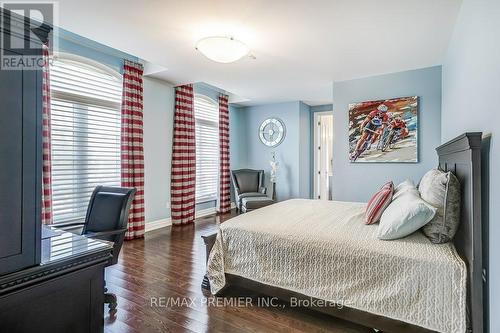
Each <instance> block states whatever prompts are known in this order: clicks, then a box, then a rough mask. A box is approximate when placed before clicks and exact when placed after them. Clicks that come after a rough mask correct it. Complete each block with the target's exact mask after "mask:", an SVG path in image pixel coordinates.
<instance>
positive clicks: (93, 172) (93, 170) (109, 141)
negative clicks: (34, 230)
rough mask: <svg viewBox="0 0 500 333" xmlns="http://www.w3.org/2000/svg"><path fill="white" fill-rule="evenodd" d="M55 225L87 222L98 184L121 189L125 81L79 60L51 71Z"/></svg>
mask: <svg viewBox="0 0 500 333" xmlns="http://www.w3.org/2000/svg"><path fill="white" fill-rule="evenodd" d="M50 88H51V145H52V192H53V193H52V202H53V207H52V208H53V215H54V223H61V222H72V221H81V220H84V219H85V214H86V210H87V205H88V203H89V198H90V195H91V194H92V191H93V189H94V188H95V186H97V185H110V186H120V183H121V163H120V136H121V99H122V78H121V75H120V73H118V72H115V71H113V70H112V69H110V68H108V67H106V66H103V65H101V64H98V63H95V62H93V61H91V60H88V59H85V58H81V57H77V56H70V55H68V56H62V57H59V58H56V59H54V62H53V64H52V66H51V68H50Z"/></svg>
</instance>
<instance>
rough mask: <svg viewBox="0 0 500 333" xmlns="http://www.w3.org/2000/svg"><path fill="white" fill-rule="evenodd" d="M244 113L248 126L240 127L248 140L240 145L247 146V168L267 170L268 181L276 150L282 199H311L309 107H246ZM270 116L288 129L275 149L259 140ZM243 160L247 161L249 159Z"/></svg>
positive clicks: (278, 188)
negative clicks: (272, 154) (271, 159)
mask: <svg viewBox="0 0 500 333" xmlns="http://www.w3.org/2000/svg"><path fill="white" fill-rule="evenodd" d="M241 110H242V112H243V113H244V114H243V115H241V119H242V120H243V122H244V123H243V124H240V126H243V127H239V128H240V130H241V132H242V138H244V140H242V141H241V140H240V146H242V147H246V165H245V167H248V168H252V169H263V170H265V171H266V179H267V181H268V180H269V169H270V166H269V160H270V158H271V152H273V151H274V152H276V158H277V160H278V162H279V163H280V169H279V171H278V180H277V186H276V187H277V198H278V200H286V199H289V198H298V197H304V198H309V196H310V194H309V188H310V185H309V181H310V177H309V156H310V151H309V150H310V148H309V147H310V146H309V140H310V133H309V106H307V105H305V104H304V103H302V102H288V103H276V104H266V105H259V106H250V107H244V108H242V109H241ZM269 117H277V118H280V119H281V120H283V122H284V124H285V126H286V137H285V139H284V141H283V142H282V143H281V144H280V145H279V146H278V147H275V148H269V147H267V146H265V145H264V144H262V142H260V140H259V126H260V124H261V123H262V122H263V121H264V120H265V119H267V118H269ZM301 120H302V123H301ZM301 140H302V141H303V142H302V143H301ZM241 161H245V157H243V158H242V159H241ZM242 166H243V165H242Z"/></svg>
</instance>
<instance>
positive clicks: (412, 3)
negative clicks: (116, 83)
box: [59, 0, 461, 105]
mask: <svg viewBox="0 0 500 333" xmlns="http://www.w3.org/2000/svg"><path fill="white" fill-rule="evenodd" d="M460 5H461V1H460V0H377V1H375V0H300V1H299V0H264V1H261V0H212V1H208V0H198V1H193V0H180V1H179V0H176V1H172V0H164V1H161V0H142V1H138V0H85V1H82V0H61V1H60V2H59V25H60V26H61V27H62V28H65V29H67V30H69V31H72V32H75V33H77V34H80V35H82V36H84V37H87V38H90V39H93V40H95V41H97V42H100V43H103V44H106V45H109V46H111V47H114V48H116V49H119V50H121V51H124V52H127V53H130V54H132V55H135V56H138V57H140V58H141V59H144V60H146V61H147V62H149V63H150V65H148V66H147V68H146V72H148V73H147V74H150V75H151V76H153V77H157V78H160V79H163V80H166V81H169V82H171V83H172V84H176V85H177V84H182V83H191V82H205V83H208V84H210V85H213V86H216V87H219V88H221V89H224V90H226V91H227V92H229V93H231V95H232V97H231V101H232V102H239V103H240V104H244V105H255V104H263V103H273V102H284V101H295V100H303V101H305V102H306V103H308V104H310V105H318V104H325V103H331V98H332V82H333V81H341V80H348V79H353V78H360V77H366V76H370V75H376V74H383V73H390V72H397V71H402V70H409V69H416V68H422V67H428V66H433V65H439V64H441V62H442V60H443V58H444V54H445V51H446V49H447V46H448V41H449V40H450V37H451V33H452V31H453V26H454V23H455V19H456V17H457V14H458V10H459V7H460ZM213 35H226V36H233V37H234V38H236V39H239V40H241V41H243V42H245V43H246V44H247V45H249V46H250V48H251V50H252V51H251V53H252V55H254V56H255V59H252V58H250V57H247V58H244V59H241V60H239V61H238V62H236V63H232V64H218V63H215V62H212V61H210V60H208V59H206V58H205V57H204V56H203V55H201V54H200V53H199V52H198V51H196V50H195V49H194V45H195V43H196V41H197V40H199V39H201V38H203V37H206V36H213Z"/></svg>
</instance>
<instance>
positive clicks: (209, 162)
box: [194, 95, 219, 202]
mask: <svg viewBox="0 0 500 333" xmlns="http://www.w3.org/2000/svg"><path fill="white" fill-rule="evenodd" d="M194 116H195V131H196V202H204V201H210V200H216V199H217V192H218V184H219V181H218V179H219V106H218V104H217V103H216V102H215V101H213V100H212V99H210V98H208V97H206V96H203V95H195V96H194Z"/></svg>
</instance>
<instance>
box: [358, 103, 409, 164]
mask: <svg viewBox="0 0 500 333" xmlns="http://www.w3.org/2000/svg"><path fill="white" fill-rule="evenodd" d="M417 144H418V97H417V96H413V97H403V98H394V99H387V100H380V101H369V102H362V103H353V104H349V159H350V161H351V162H352V163H391V162H392V163H416V162H418V149H417Z"/></svg>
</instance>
